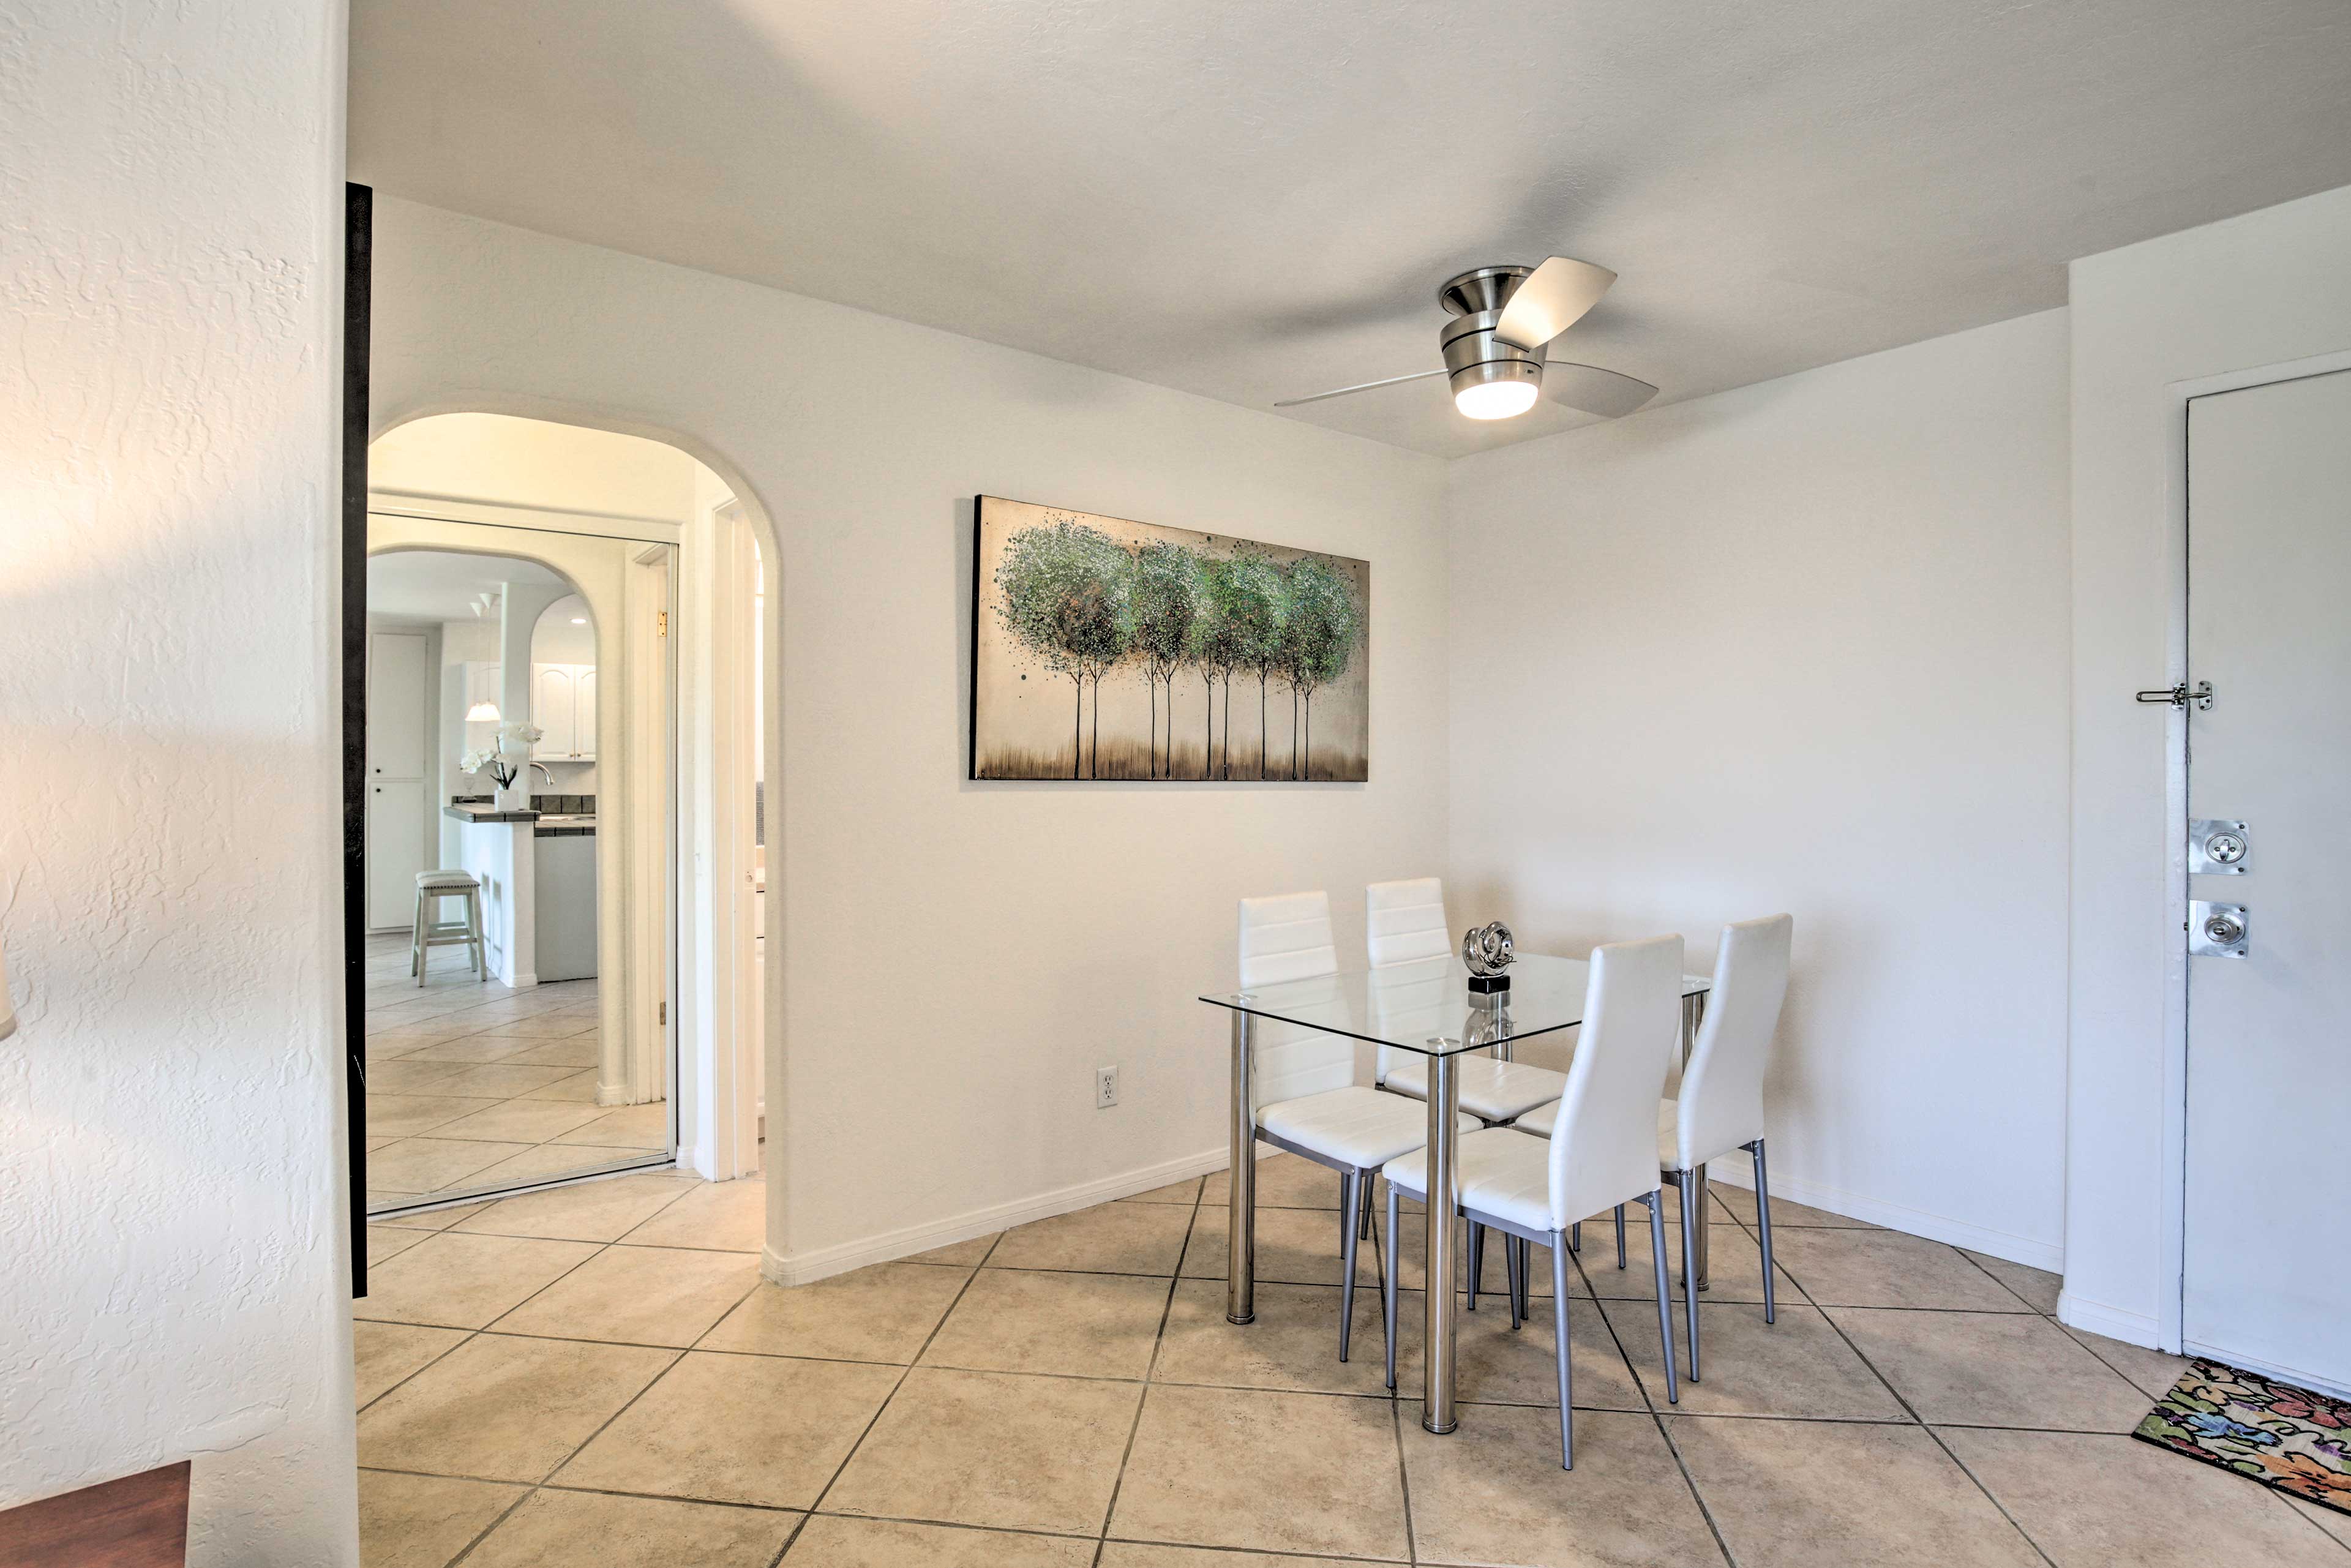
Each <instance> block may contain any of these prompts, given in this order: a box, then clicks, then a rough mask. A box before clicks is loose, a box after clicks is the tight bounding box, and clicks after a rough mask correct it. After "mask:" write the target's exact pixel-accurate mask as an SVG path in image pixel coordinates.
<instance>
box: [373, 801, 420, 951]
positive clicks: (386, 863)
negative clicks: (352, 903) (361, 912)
mask: <svg viewBox="0 0 2351 1568" xmlns="http://www.w3.org/2000/svg"><path fill="white" fill-rule="evenodd" d="M367 808H368V809H367V873H368V928H369V929H370V930H373V931H386V930H394V929H401V928H404V927H406V926H407V925H409V924H410V923H411V922H412V921H413V920H414V919H415V916H416V873H418V872H420V871H423V869H424V780H423V779H369V780H368V799H367Z"/></svg>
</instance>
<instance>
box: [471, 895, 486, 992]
mask: <svg viewBox="0 0 2351 1568" xmlns="http://www.w3.org/2000/svg"><path fill="white" fill-rule="evenodd" d="M465 918H466V919H467V920H469V921H471V922H472V923H473V924H472V927H471V929H472V931H473V942H474V973H475V974H476V975H478V976H480V977H481V978H482V980H483V981H484V982H485V983H487V981H488V980H489V977H490V956H489V951H488V949H487V948H486V946H484V944H483V941H482V891H481V889H479V888H477V887H469V888H467V889H466V890H465Z"/></svg>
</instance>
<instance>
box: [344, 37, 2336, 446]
mask: <svg viewBox="0 0 2351 1568" xmlns="http://www.w3.org/2000/svg"><path fill="white" fill-rule="evenodd" d="M351 11H352V37H351V55H350V63H351V78H352V81H351V160H350V168H351V176H352V178H354V179H356V180H360V181H362V182H365V183H372V184H374V185H376V186H377V187H378V188H379V189H381V190H383V191H386V192H389V193H393V194H397V195H402V196H406V197H410V198H413V199H414V200H417V201H422V202H426V203H430V204H435V205H439V206H443V207H448V208H453V209H455V210H457V211H460V212H465V213H472V214H478V215H481V216H485V217H490V218H495V219H499V220H502V221H504V222H507V223H512V224H517V225H522V226H524V227H528V228H532V229H538V230H540V231H543V232H546V233H549V234H554V235H564V236H567V237H570V238H574V239H579V240H585V241H590V242H592V243H595V244H599V245H605V246H613V247H616V248H618V249H622V250H626V251H632V252H635V253H637V254H639V255H643V256H654V257H658V258H661V259H664V260H667V261H674V262H678V263H682V264H684V265H686V266H690V267H701V268H705V269H707V270H710V271H713V272H719V273H725V274H728V275H731V276H734V277H744V278H749V279H753V280H755V281H758V282H762V283H768V284H773V285H775V286H777V287H782V288H789V289H792V290H795V291H797V292H799V293H804V294H810V295H814V296H817V297H819V298H826V299H832V300H838V301H841V302H842V303H845V304H850V305H856V306H862V307H864V308H868V309H872V310H876V311H880V312H882V313H883V314H885V315H891V316H897V317H903V318H904V319H909V320H914V321H920V322H924V323H926V324H929V325H932V326H935V327H943V328H946V329H951V330H953V331H956V332H962V333H967V334H969V335H970V336H973V337H977V338H982V339H986V340H990V341H993V342H998V343H1004V344H1009V345H1012V346H1014V347H1017V348H1021V349H1028V350H1034V351H1036V352H1038V353H1040V354H1047V355H1050V356H1051V357H1053V358H1055V359H1060V360H1067V361H1075V362H1077V363H1081V364H1087V365H1093V366H1098V367H1100V368H1102V369H1104V370H1110V371H1119V372H1122V373H1123V374H1126V375H1131V376H1134V377H1138V378H1140V379H1142V380H1144V381H1149V382H1160V383H1162V384H1165V385H1168V386H1173V387H1180V388H1184V389H1186V390H1188V391H1192V392H1201V393H1204V394H1206V395H1207V396H1210V397H1215V398H1220V399H1224V400H1226V401H1228V402H1237V403H1242V404H1247V405H1249V406H1252V407H1260V408H1261V407H1265V406H1267V405H1269V404H1270V403H1271V402H1273V401H1274V400H1275V399H1276V398H1281V397H1294V396H1298V395H1301V394H1303V393H1307V392H1318V391H1322V390H1324V389H1327V388H1330V387H1334V386H1340V385H1344V384H1346V383H1348V382H1357V381H1366V380H1371V379H1374V378H1376V377H1381V376H1391V375H1399V374H1404V373H1406V372H1409V371H1419V370H1426V369H1432V368H1434V367H1435V365H1436V364H1437V326H1438V324H1439V323H1440V322H1441V321H1442V320H1443V319H1444V318H1443V316H1442V314H1441V312H1440V311H1439V310H1438V309H1437V305H1436V301H1435V294H1436V289H1437V284H1438V283H1439V282H1440V281H1441V280H1442V279H1443V278H1444V277H1447V275H1448V274H1450V273H1452V272H1455V271H1458V270H1460V269H1462V268H1465V267H1473V266H1479V265H1483V264H1488V263H1494V262H1526V263H1532V262H1535V261H1538V260H1540V259H1541V257H1543V256H1546V255H1549V254H1551V253H1552V252H1554V251H1557V252H1562V253H1565V254H1568V255H1573V256H1583V257H1585V258H1587V259H1590V260H1593V261H1596V262H1599V263H1601V264H1603V265H1604V266H1607V267H1614V268H1615V269H1616V270H1617V271H1618V272H1619V273H1621V274H1622V275H1623V280H1622V281H1621V282H1619V283H1618V284H1617V286H1616V287H1615V289H1614V291H1613V292H1612V293H1611V294H1610V295H1609V297H1608V298H1606V299H1605V300H1604V301H1603V302H1602V304H1601V305H1600V307H1599V308H1597V309H1596V310H1594V311H1593V314H1592V315H1591V316H1590V317H1589V318H1587V319H1586V321H1585V323H1584V324H1583V325H1582V326H1579V327H1578V328H1577V329H1575V330H1574V331H1573V333H1571V334H1570V336H1569V337H1568V339H1567V340H1565V341H1564V342H1562V344H1561V345H1560V346H1559V347H1558V348H1556V349H1554V350H1553V355H1554V357H1556V358H1565V359H1583V360H1587V361H1592V362H1594V363H1597V364H1601V365H1605V366H1607V367H1609V368H1611V369H1614V370H1619V371H1626V372H1628V373H1630V374H1633V375H1636V376H1639V377H1641V378H1642V379H1644V380H1646V381H1650V382H1656V383H1657V384H1658V385H1659V386H1660V387H1662V388H1663V389H1664V392H1663V393H1662V400H1663V401H1672V400H1677V399H1682V398H1688V397H1694V396H1697V395H1699V394H1701V393H1704V392H1714V391H1718V390H1720V389H1722V388H1725V387H1731V386H1738V385H1742V384H1744V383H1747V382H1756V381H1761V380H1764V379H1767V378H1770V377H1772V376H1777V375H1783V374H1786V373H1788V372H1790V371H1796V370H1801V369H1803V368H1806V367H1808V366H1812V365H1817V364H1823V363H1827V362H1829V361H1835V360H1841V359H1845V358H1849V357H1851V356H1853V355H1855V354H1859V353H1865V352H1868V351H1870V350H1876V349H1884V348H1889V347H1892V346H1894V345H1896V344H1900V343H1905V342H1911V341H1916V340H1919V339H1922V338H1928V337H1932V336H1934V335H1937V334H1938V333H1943V332H1949V331H1952V330H1956V329H1960V328H1965V327H1970V326H1975V325H1980V324H1981V323H1984V322H1989V321H1994V320H1999V319H2004V318H2007V317H2011V316H2015V315H2019V314H2022V313H2023V312H2025V311H2029V310H2034V309H2039V308H2045V307H2049V306H2053V305H2058V304H2062V303H2064V298H2065V279H2064V264H2065V262H2066V261H2067V260H2069V259H2070V258H2072V257H2074V256H2083V255H2087V254H2091V253H2094V252H2096V251H2099V250H2104V249H2107V248H2111V247H2112V246H2117V245H2123V244H2126V243H2129V242H2131V241H2134V240H2137V239H2143V238H2147V237H2148V236H2151V235H2158V234H2165V233H2168V232H2170V231H2172V230H2175V229H2179V228H2184V227H2188V226H2190V225H2196V224H2200V223H2206V222H2210V221H2211V220H2212V219H2215V218H2220V217H2224V216H2228V215H2230V214H2236V213H2241V212H2246V211H2250V210H2252V209H2253V208H2256V207H2261V206H2265V205H2268V204H2272V203H2275V202H2279V201H2283V200H2285V199H2288V198H2290V197H2294V196H2298V195H2304V194H2307V193H2311V192H2314V191H2319V190H2325V189H2328V188H2331V187H2333V186H2336V185H2341V184H2346V183H2351V114H2346V107H2351V5H2345V4H2344V3H2343V0H2223V3H2220V4H2213V3H2212V0H2044V3H2039V4H2035V3H2032V0H1681V3H1678V4H1665V5H1660V4H1658V3H1656V0H1580V3H1576V0H1571V3H1552V4H1545V3H1540V0H1538V3H1535V4H1517V5H1513V4H1508V3H1505V4H1501V5H1447V4H1443V3H1441V0H1353V3H1351V4H1345V5H1340V4H1331V3H1327V0H1326V3H1324V4H1318V5H1284V4H1268V3H1267V0H1119V3H1116V4H1104V3H1102V0H954V3H950V0H890V3H888V4H879V5H877V4H873V3H872V0H863V3H861V4H853V5H852V4H848V3H845V0H663V3H661V4H658V5H648V4H645V3H644V0H497V3H496V4H490V5H485V4H482V3H481V0H353V5H352V7H351ZM1442 389H1443V383H1442V382H1419V383H1415V384H1411V385H1407V386H1402V387H1395V388H1389V389H1386V390H1384V391H1381V392H1366V393H1364V394H1362V395H1360V396H1358V397H1354V398H1348V399H1343V400H1340V401H1337V402H1329V403H1319V404H1315V405H1312V406H1311V407H1309V408H1305V409H1300V410H1295V411H1290V415H1291V417H1295V418H1300V419H1303V420H1307V421H1310V422H1311V423H1316V424H1323V425H1328V426H1331V427H1332V428H1335V429H1341V430H1349V431H1353V432H1356V433H1358V434H1364V435H1368V436H1372V437H1374V438H1376V439H1378V440H1382V441H1386V442H1392V443H1395V444H1399V445H1404V446H1409V447H1415V448H1417V449H1419V450H1422V451H1426V452H1432V453H1438V454H1443V455H1453V454H1458V453H1463V452H1468V451H1474V450H1478V449H1479V448H1481V447H1484V446H1488V445H1493V444H1502V443H1506V442H1509V441H1513V440H1522V439H1525V438H1526V437H1528V436H1531V435H1536V434H1547V433H1548V432H1550V431H1552V430H1555V429H1562V428H1565V427H1567V426H1569V425H1570V424H1572V423H1581V422H1583V416H1580V415H1575V414H1571V413H1567V412H1566V411H1565V410H1563V409H1560V408H1557V407H1556V406H1554V405H1552V404H1549V403H1544V404H1541V405H1539V411H1538V412H1537V413H1534V414H1531V415H1529V416H1527V417H1525V418H1521V419H1518V420H1511V421H1506V422H1502V423H1499V424H1496V425H1486V426H1480V425H1477V424H1473V423H1470V422H1468V421H1466V420H1463V419H1461V418H1460V417H1459V416H1458V415H1457V414H1455V413H1453V412H1452V409H1451V405H1450V402H1449V401H1448V400H1447V397H1446V394H1445V392H1444V391H1443V390H1442Z"/></svg>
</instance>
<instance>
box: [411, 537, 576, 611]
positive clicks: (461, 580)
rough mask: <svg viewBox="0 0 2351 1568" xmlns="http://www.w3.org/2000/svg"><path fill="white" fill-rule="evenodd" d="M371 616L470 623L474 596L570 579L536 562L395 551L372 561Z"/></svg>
mask: <svg viewBox="0 0 2351 1568" xmlns="http://www.w3.org/2000/svg"><path fill="white" fill-rule="evenodd" d="M367 572H368V586H367V593H368V605H367V607H368V613H370V614H371V615H390V616H393V617H396V618H398V619H402V620H411V621H470V620H472V619H473V618H474V596H475V594H477V593H495V592H497V591H500V590H501V589H502V588H503V587H504V586H505V585H506V584H507V583H509V582H512V583H528V584H529V585H531V586H532V587H552V586H554V585H556V584H558V583H561V582H564V581H565V579H564V578H562V577H560V576H558V575H557V574H556V573H555V572H553V571H550V570H548V569H547V568H546V567H543V566H540V565H539V564H538V562H536V561H528V560H518V559H515V558H514V557H512V556H503V555H461V554H458V553H457V552H455V551H454V550H429V549H418V550H392V551H390V552H388V553H386V554H383V555H371V556H370V557H368V565H367Z"/></svg>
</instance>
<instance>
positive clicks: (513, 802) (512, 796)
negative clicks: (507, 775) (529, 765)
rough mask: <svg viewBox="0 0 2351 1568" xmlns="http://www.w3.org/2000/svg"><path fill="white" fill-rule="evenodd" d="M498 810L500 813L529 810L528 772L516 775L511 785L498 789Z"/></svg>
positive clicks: (501, 786)
mask: <svg viewBox="0 0 2351 1568" xmlns="http://www.w3.org/2000/svg"><path fill="white" fill-rule="evenodd" d="M498 810H501V811H528V810H530V774H529V772H528V770H525V771H523V772H521V773H517V774H516V775H515V779H514V782H513V783H511V784H504V785H500V786H499V787H498Z"/></svg>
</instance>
